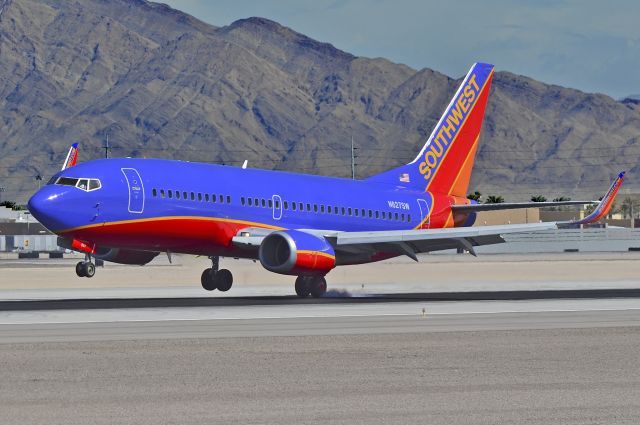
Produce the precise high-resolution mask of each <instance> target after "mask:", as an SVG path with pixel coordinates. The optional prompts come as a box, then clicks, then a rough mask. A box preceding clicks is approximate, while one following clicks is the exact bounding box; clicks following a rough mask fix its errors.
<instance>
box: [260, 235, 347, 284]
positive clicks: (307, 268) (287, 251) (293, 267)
mask: <svg viewBox="0 0 640 425" xmlns="http://www.w3.org/2000/svg"><path fill="white" fill-rule="evenodd" d="M259 256H260V263H262V266H263V267H264V268H265V269H267V270H269V271H271V272H274V273H280V274H290V275H321V276H324V275H325V274H327V273H328V272H329V271H330V270H331V269H333V268H334V267H335V266H336V254H335V251H334V250H333V247H332V246H331V244H330V243H329V242H328V241H327V240H326V239H325V238H323V237H318V236H315V235H312V234H310V233H305V232H300V231H298V230H282V231H277V232H273V233H270V234H269V235H267V237H265V238H264V240H263V241H262V244H260V252H259Z"/></svg>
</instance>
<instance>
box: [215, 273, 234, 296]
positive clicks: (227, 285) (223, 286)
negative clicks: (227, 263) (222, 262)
mask: <svg viewBox="0 0 640 425" xmlns="http://www.w3.org/2000/svg"><path fill="white" fill-rule="evenodd" d="M215 281H216V283H217V285H216V286H217V287H218V291H222V292H227V291H228V290H229V289H231V285H233V275H232V274H231V272H230V271H229V270H227V269H220V270H218V273H216V277H215Z"/></svg>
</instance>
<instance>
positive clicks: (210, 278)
mask: <svg viewBox="0 0 640 425" xmlns="http://www.w3.org/2000/svg"><path fill="white" fill-rule="evenodd" d="M200 283H201V284H202V287H203V288H204V289H205V290H207V291H213V290H214V289H217V287H216V279H215V273H214V271H213V269H210V268H209V269H204V271H203V272H202V275H201V276H200Z"/></svg>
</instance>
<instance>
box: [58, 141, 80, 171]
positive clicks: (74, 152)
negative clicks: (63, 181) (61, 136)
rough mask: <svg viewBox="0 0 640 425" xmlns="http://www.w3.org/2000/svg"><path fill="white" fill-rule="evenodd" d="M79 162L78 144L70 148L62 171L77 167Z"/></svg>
mask: <svg viewBox="0 0 640 425" xmlns="http://www.w3.org/2000/svg"><path fill="white" fill-rule="evenodd" d="M77 161H78V142H76V143H74V144H73V145H71V147H70V148H69V153H68V154H67V159H65V160H64V164H62V170H61V171H64V170H66V169H67V168H70V167H73V166H74V165H76V162H77Z"/></svg>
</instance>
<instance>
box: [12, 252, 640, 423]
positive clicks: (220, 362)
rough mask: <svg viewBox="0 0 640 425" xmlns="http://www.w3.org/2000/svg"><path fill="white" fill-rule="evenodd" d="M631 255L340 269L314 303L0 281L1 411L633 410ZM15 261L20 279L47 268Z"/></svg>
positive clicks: (124, 417) (575, 415) (475, 416)
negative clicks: (399, 273) (374, 270)
mask: <svg viewBox="0 0 640 425" xmlns="http://www.w3.org/2000/svg"><path fill="white" fill-rule="evenodd" d="M634 260H635V257H630V260H629V261H626V260H625V261H616V262H614V263H615V264H612V265H611V268H610V269H604V270H602V271H601V273H600V274H595V273H594V274H593V277H592V279H591V280H588V279H585V278H584V275H582V276H581V280H580V281H571V277H569V276H564V277H563V278H562V279H557V278H556V279H555V280H554V279H553V278H551V277H549V276H551V273H549V274H548V275H545V276H543V277H542V278H540V275H537V277H538V280H536V281H533V282H532V281H531V280H526V279H528V278H526V277H523V276H514V282H515V283H510V282H509V281H507V280H505V279H503V278H501V279H499V280H495V281H491V279H490V276H489V275H484V276H483V277H482V279H484V280H483V281H481V282H480V281H473V280H468V279H467V280H466V281H465V282H464V284H457V283H456V282H455V280H453V281H452V282H453V283H450V284H449V287H450V288H451V289H455V290H450V291H442V290H441V289H442V288H443V287H445V285H444V284H445V282H446V281H445V277H446V275H445V273H444V271H443V272H442V276H444V277H439V278H438V280H437V281H434V280H433V279H432V280H431V281H430V282H431V283H430V284H429V285H426V286H425V287H424V290H423V291H415V288H416V285H415V284H414V283H405V282H403V281H398V282H395V283H392V284H388V283H384V282H381V283H379V284H376V285H373V284H367V285H366V287H364V286H363V285H360V284H359V283H354V284H349V283H348V282H347V283H345V284H341V285H340V286H341V288H339V290H335V292H334V293H333V294H332V295H333V297H331V298H325V299H319V300H314V299H304V300H300V299H298V298H296V297H293V296H288V295H284V294H287V293H288V292H287V291H289V290H290V286H289V285H288V284H287V285H286V286H283V285H279V284H260V285H254V286H250V287H245V288H242V287H241V288H239V291H238V292H236V293H235V294H236V296H233V295H231V294H215V293H214V294H213V295H211V294H208V293H202V292H196V290H197V288H188V287H186V286H180V287H176V286H167V287H147V288H135V287H134V288H120V287H111V286H107V287H102V288H99V287H93V288H75V287H74V288H69V287H67V286H66V285H64V286H61V287H56V286H55V285H48V286H47V287H44V288H42V289H40V290H37V289H35V288H32V289H19V285H18V284H16V283H15V282H12V283H11V287H10V288H7V289H5V290H0V365H2V367H1V368H0V380H1V381H0V382H2V383H3V385H1V386H0V408H1V409H0V419H2V420H1V421H2V422H3V423H34V424H50V423H65V424H85V423H98V424H100V423H104V424H107V423H108V424H112V423H116V424H117V423H123V424H124V423H127V424H128V423H136V424H157V423H176V424H200V423H225V424H226V423H272V424H299V423H318V424H320V423H322V424H325V423H329V424H365V423H366V424H378V423H379V424H382V423H385V424H386V423H425V422H426V423H431V424H451V423H456V424H512V423H536V424H558V423H564V424H589V423H593V424H600V423H603V424H604V423H606V424H609V423H616V424H636V423H637V418H638V417H640V356H639V355H638V352H639V348H640V343H639V341H640V289H638V288H637V285H636V286H634V283H633V281H632V280H631V279H630V277H629V274H628V272H626V273H622V274H619V275H618V274H616V273H615V272H616V270H620V269H621V268H624V266H625V265H626V264H627V263H628V264H629V265H630V266H633V265H634V264H635V261H634ZM494 261H495V260H494ZM568 263H571V262H568ZM583 263H586V262H583ZM605 263H606V262H603V264H605ZM567 265H568V268H567V269H570V267H574V268H580V267H579V266H577V265H576V264H567ZM463 266H464V265H460V266H459V267H458V269H459V268H460V267H463ZM471 266H473V264H471V265H469V267H471ZM403 267H404V266H403ZM519 267H525V268H526V267H529V266H528V265H526V264H522V265H521V264H519V263H518V264H513V265H512V268H514V269H516V268H519ZM555 267H556V269H558V270H559V269H561V268H560V267H559V265H555ZM633 267H635V266H633ZM540 268H544V267H541V265H540V264H536V265H535V266H531V273H533V271H534V269H535V270H537V269H540ZM132 270H133V271H135V272H136V273H143V271H142V270H141V269H132ZM166 270H167V271H172V270H176V269H173V268H170V267H169V268H166ZM179 270H180V269H177V272H176V275H177V274H179ZM443 270H444V268H443ZM21 271H23V272H24V273H33V279H34V280H33V281H36V279H39V277H38V273H43V272H45V273H46V272H48V271H49V268H41V270H40V271H32V270H30V269H21ZM54 271H55V270H54ZM104 272H105V273H104V274H107V272H108V270H104ZM607 273H609V274H610V276H611V278H607V277H606V275H607ZM16 275H18V274H16ZM472 275H473V274H472V272H471V269H470V270H469V272H468V273H467V274H466V276H472ZM432 276H433V275H432ZM531 276H533V274H532V275H531ZM525 281H526V282H528V283H527V285H526V290H525V289H524V288H525V284H524V282H525ZM136 282H137V281H131V282H127V281H123V282H119V284H120V285H122V286H127V285H129V286H131V285H135V283H136ZM274 285H275V286H274ZM254 291H255V292H257V293H258V295H255V294H254V295H251V296H245V295H247V294H250V293H251V292H254ZM238 294H239V295H238ZM270 294H273V295H270Z"/></svg>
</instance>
